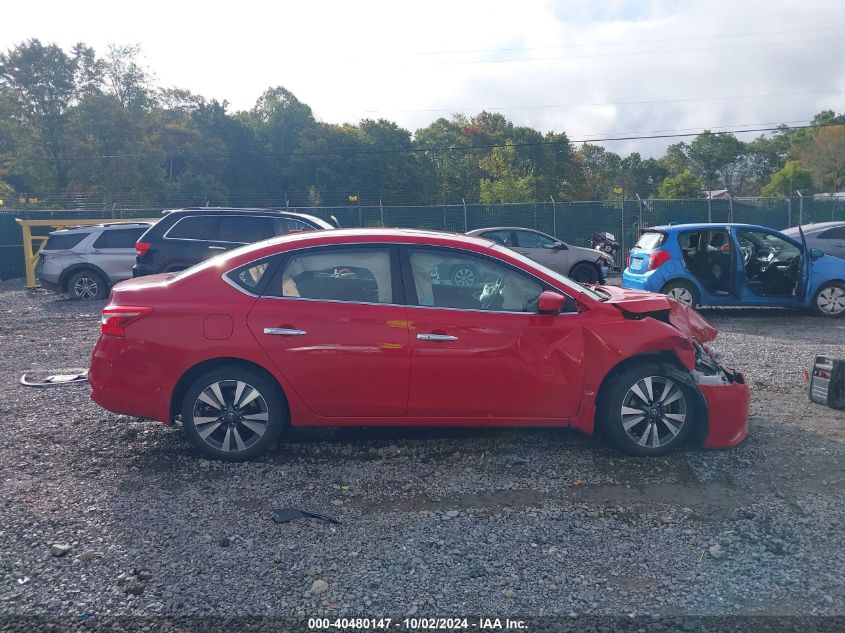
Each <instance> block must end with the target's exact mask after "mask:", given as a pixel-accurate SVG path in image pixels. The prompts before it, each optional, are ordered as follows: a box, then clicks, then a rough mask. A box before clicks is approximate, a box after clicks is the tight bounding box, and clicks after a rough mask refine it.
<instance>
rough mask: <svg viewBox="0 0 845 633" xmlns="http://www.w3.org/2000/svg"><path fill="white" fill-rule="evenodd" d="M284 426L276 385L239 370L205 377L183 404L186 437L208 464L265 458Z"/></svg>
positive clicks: (217, 371) (224, 370)
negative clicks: (212, 461)
mask: <svg viewBox="0 0 845 633" xmlns="http://www.w3.org/2000/svg"><path fill="white" fill-rule="evenodd" d="M284 422H285V408H284V406H283V402H282V398H281V394H280V393H279V387H278V385H276V384H275V383H273V381H271V380H270V379H268V378H267V377H266V376H264V375H263V374H261V373H259V372H257V371H254V370H251V369H247V368H243V367H238V366H224V367H221V368H219V369H214V370H212V371H210V372H208V373H206V374H203V375H202V376H200V377H199V378H197V379H196V380H195V381H194V382H193V384H192V385H191V386H190V387H189V388H188V390H187V391H186V392H185V396H184V398H183V400H182V425H183V427H184V430H185V434H186V435H187V436H188V439H189V440H190V441H191V443H193V444H194V446H196V447H197V448H198V449H199V450H200V451H202V453H203V454H205V455H206V456H207V457H210V458H211V459H220V460H224V461H230V462H242V461H246V460H249V459H253V458H255V457H257V456H259V455H261V454H263V453H265V452H266V451H267V450H269V449H270V447H272V446H273V445H274V444H275V442H276V440H277V439H278V437H279V434H280V433H281V432H282V428H283V427H284Z"/></svg>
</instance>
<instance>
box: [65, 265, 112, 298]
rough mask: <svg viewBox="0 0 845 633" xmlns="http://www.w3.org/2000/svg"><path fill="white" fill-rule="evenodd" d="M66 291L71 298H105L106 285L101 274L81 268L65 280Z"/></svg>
mask: <svg viewBox="0 0 845 633" xmlns="http://www.w3.org/2000/svg"><path fill="white" fill-rule="evenodd" d="M67 292H68V294H69V295H70V296H71V298H72V299H77V300H79V301H84V300H87V299H105V298H106V294H107V293H108V287H107V286H106V282H105V280H104V279H103V276H102V275H100V274H99V273H96V272H94V271H93V270H81V271H79V272H78V273H74V274H73V275H71V276H70V279H68V281H67Z"/></svg>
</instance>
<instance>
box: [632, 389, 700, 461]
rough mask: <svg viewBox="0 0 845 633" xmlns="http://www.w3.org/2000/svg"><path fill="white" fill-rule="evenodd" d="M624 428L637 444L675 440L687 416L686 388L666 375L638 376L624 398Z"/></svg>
mask: <svg viewBox="0 0 845 633" xmlns="http://www.w3.org/2000/svg"><path fill="white" fill-rule="evenodd" d="M621 413H622V428H623V429H624V430H625V433H627V435H628V437H629V438H630V439H631V440H633V441H634V442H635V443H636V444H639V445H640V446H643V447H648V448H660V447H662V446H666V445H667V444H669V443H671V442H672V441H674V439H675V438H676V437H677V436H678V434H679V433H680V432H681V429H682V428H683V426H684V423H685V422H686V419H687V401H686V397H685V395H684V391H683V390H682V389H681V387H680V386H678V385H677V384H676V383H675V382H674V381H672V380H671V379H669V378H666V377H665V376H647V377H645V378H641V379H640V380H638V381H637V382H636V383H635V384H634V385H633V386H632V387H631V388H630V389H628V392H627V393H626V394H625V397H624V398H623V399H622V411H621Z"/></svg>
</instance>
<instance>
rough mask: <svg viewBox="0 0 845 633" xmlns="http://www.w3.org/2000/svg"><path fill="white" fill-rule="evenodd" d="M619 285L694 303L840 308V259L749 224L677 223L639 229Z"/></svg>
mask: <svg viewBox="0 0 845 633" xmlns="http://www.w3.org/2000/svg"><path fill="white" fill-rule="evenodd" d="M622 286H623V287H625V288H635V289H638V290H650V291H652V292H662V293H664V294H667V295H669V296H671V297H674V298H675V299H678V300H679V301H682V302H684V303H686V304H688V305H690V306H692V307H696V306H699V305H710V306H742V305H748V306H771V307H789V308H812V310H813V312H815V313H816V314H819V315H822V316H829V317H838V316H842V315H843V314H845V259H840V258H839V257H834V256H832V255H825V254H824V253H823V252H822V251H821V250H819V249H817V248H812V249H810V248H807V247H806V245H805V244H803V243H802V242H799V241H796V240H794V239H792V238H791V237H787V236H786V235H784V234H783V233H780V232H779V231H775V230H774V229H771V228H768V227H765V226H757V225H753V224H677V225H669V226H655V227H652V228H649V229H645V230H644V231H643V232H642V235H641V236H640V239H639V241H638V242H637V245H636V246H634V248H633V249H631V253H630V255H629V256H628V267H627V268H626V269H625V271H624V272H623V273H622Z"/></svg>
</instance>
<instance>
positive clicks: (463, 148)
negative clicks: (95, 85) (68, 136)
mask: <svg viewBox="0 0 845 633" xmlns="http://www.w3.org/2000/svg"><path fill="white" fill-rule="evenodd" d="M842 125H843V124H842V123H821V124H818V125H798V126H795V127H791V128H789V130H803V129H810V128H812V129H817V128H821V127H833V126H842ZM779 129H781V128H780V126H775V127H753V128H746V129H736V130H723V131H722V132H719V134H727V133H730V134H750V133H758V132H774V131H777V130H779ZM705 131H707V130H706V129H702V130H700V131H697V132H682V133H673V134H669V133H666V134H645V135H642V134H641V135H622V136H604V137H596V138H583V139H567V140H565V141H564V140H561V141H534V142H520V143H513V142H510V143H509V142H505V143H489V144H486V145H452V146H446V147H406V148H392V149H338V150H328V151H320V152H300V151H297V150H294V151H291V152H285V153H273V152H243V153H234V154H227V153H221V154H159V155H151V154H102V155H97V156H74V157H70V158H64V159H62V160H63V161H67V162H71V161H90V160H164V159H166V158H170V157H173V158H204V159H212V158H216V159H221V158H244V157H264V158H279V157H282V156H287V157H294V156H296V157H300V156H307V157H315V156H349V155H374V154H418V153H439V152H472V151H477V150H483V149H496V148H501V147H514V148H521V147H542V146H553V145H571V144H578V143H609V142H615V141H636V140H653V139H666V138H689V137H691V136H698V135H699V134H702V133H703V132H705ZM15 160H16V161H19V162H35V161H52V160H54V159H52V158H50V157H47V156H34V157H28V158H16V159H15ZM7 162H9V161H7Z"/></svg>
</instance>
